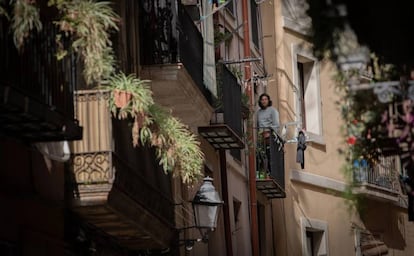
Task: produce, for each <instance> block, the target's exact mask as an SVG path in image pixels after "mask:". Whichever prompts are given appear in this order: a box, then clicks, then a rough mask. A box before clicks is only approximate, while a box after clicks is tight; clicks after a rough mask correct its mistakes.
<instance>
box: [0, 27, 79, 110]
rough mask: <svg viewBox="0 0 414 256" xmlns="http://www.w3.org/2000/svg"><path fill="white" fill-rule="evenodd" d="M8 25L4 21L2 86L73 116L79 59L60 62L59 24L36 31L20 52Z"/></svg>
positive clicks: (0, 36)
mask: <svg viewBox="0 0 414 256" xmlns="http://www.w3.org/2000/svg"><path fill="white" fill-rule="evenodd" d="M7 25H8V24H6V22H3V23H2V22H0V26H1V28H0V58H1V62H0V69H1V70H2V75H1V77H0V81H1V84H2V85H3V86H12V87H14V88H16V89H18V90H19V91H21V92H23V93H26V94H27V95H29V96H30V97H32V98H34V99H36V100H37V101H39V102H40V103H44V104H46V105H48V106H49V107H50V108H51V109H54V110H55V111H57V112H59V113H62V114H66V115H67V116H72V117H73V113H74V110H73V92H74V90H75V84H76V74H77V70H76V58H75V56H68V57H66V58H65V59H64V60H62V61H59V60H57V59H56V56H55V54H56V52H57V45H56V43H55V41H56V33H57V30H58V28H57V27H56V25H54V24H53V23H51V22H49V23H44V24H43V28H42V30H41V31H40V32H38V33H37V32H34V31H33V32H32V33H31V34H30V36H29V37H28V38H27V40H26V41H25V44H24V46H23V49H22V50H21V51H20V52H18V51H17V49H16V47H15V45H14V43H13V38H12V36H11V34H10V30H9V29H8V26H7ZM66 43H69V42H66Z"/></svg>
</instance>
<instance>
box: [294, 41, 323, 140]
mask: <svg viewBox="0 0 414 256" xmlns="http://www.w3.org/2000/svg"><path fill="white" fill-rule="evenodd" d="M293 65H294V66H293V76H294V83H295V85H296V87H297V88H296V90H297V92H296V113H297V115H296V118H297V120H296V121H298V122H299V123H300V128H302V129H305V130H306V132H307V134H308V135H309V137H310V139H311V140H313V141H315V142H319V143H322V116H321V97H320V82H319V64H318V62H317V60H316V59H315V58H313V57H312V55H311V54H308V52H307V51H304V50H303V49H301V48H300V47H299V46H294V47H293Z"/></svg>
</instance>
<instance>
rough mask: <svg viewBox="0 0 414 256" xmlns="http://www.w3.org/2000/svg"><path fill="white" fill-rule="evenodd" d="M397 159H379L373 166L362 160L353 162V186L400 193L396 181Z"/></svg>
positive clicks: (393, 157) (390, 157) (391, 157)
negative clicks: (365, 186)
mask: <svg viewBox="0 0 414 256" xmlns="http://www.w3.org/2000/svg"><path fill="white" fill-rule="evenodd" d="M396 161H397V158H396V157H395V156H389V157H381V158H380V159H379V162H378V163H377V164H375V165H373V166H371V165H369V164H368V162H367V161H366V160H364V159H362V160H360V161H358V160H355V161H354V165H353V178H354V182H355V184H359V185H366V184H368V185H375V186H378V187H380V188H382V189H387V190H391V191H393V192H399V191H400V185H399V181H398V175H399V174H398V173H399V172H398V169H397V163H396Z"/></svg>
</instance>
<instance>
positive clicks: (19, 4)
mask: <svg viewBox="0 0 414 256" xmlns="http://www.w3.org/2000/svg"><path fill="white" fill-rule="evenodd" d="M11 3H12V4H13V16H12V19H11V29H12V31H13V41H14V44H15V46H16V48H17V49H18V50H21V49H22V48H23V45H24V40H25V39H26V38H27V37H28V36H29V34H30V32H31V31H32V30H36V31H37V32H39V31H41V30H42V22H41V21H40V15H39V8H37V7H36V6H35V3H36V1H34V0H12V1H11ZM2 10H3V11H2ZM2 12H4V13H6V12H5V10H4V9H0V13H2Z"/></svg>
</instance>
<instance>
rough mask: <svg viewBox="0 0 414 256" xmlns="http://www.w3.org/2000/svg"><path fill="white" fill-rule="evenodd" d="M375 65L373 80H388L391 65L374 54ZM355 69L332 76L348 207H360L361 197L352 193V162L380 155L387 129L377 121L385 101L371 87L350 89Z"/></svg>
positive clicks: (356, 75) (372, 162)
mask: <svg viewBox="0 0 414 256" xmlns="http://www.w3.org/2000/svg"><path fill="white" fill-rule="evenodd" d="M371 58H372V62H373V65H374V67H373V68H374V69H375V77H374V79H375V80H376V81H383V80H388V79H390V78H391V77H392V76H393V72H394V70H393V68H392V67H391V66H388V65H381V64H379V63H378V59H377V58H375V56H371ZM359 77H360V71H359V70H348V71H346V72H341V71H339V72H338V74H337V75H336V76H335V81H336V90H337V92H338V95H340V99H339V100H338V101H337V102H336V104H337V107H338V109H339V111H340V114H341V117H342V120H343V121H344V122H343V126H342V127H341V132H342V135H343V138H344V144H343V145H344V146H343V147H342V148H340V149H339V150H338V151H339V153H340V154H342V155H343V156H344V158H345V160H346V162H345V165H344V166H343V168H342V170H343V172H344V174H345V176H346V177H347V181H348V182H347V183H348V187H347V190H346V191H345V193H344V197H345V198H346V199H348V200H347V201H348V206H349V208H350V209H357V210H358V211H359V212H360V213H362V212H363V210H364V208H363V207H364V201H363V200H364V199H363V198H362V197H361V196H359V195H355V194H353V189H354V187H355V184H354V180H353V163H354V161H355V160H361V159H364V160H366V161H367V162H368V164H369V165H371V166H373V165H375V164H376V163H377V161H378V158H379V157H380V156H382V150H381V149H382V147H383V146H384V142H385V143H386V141H387V139H388V134H387V129H386V127H385V125H384V124H383V123H382V122H381V119H382V114H383V113H384V111H385V110H387V108H388V105H387V104H383V103H380V102H379V101H378V99H377V95H375V94H374V92H373V90H351V89H350V86H349V81H351V80H355V79H359Z"/></svg>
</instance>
